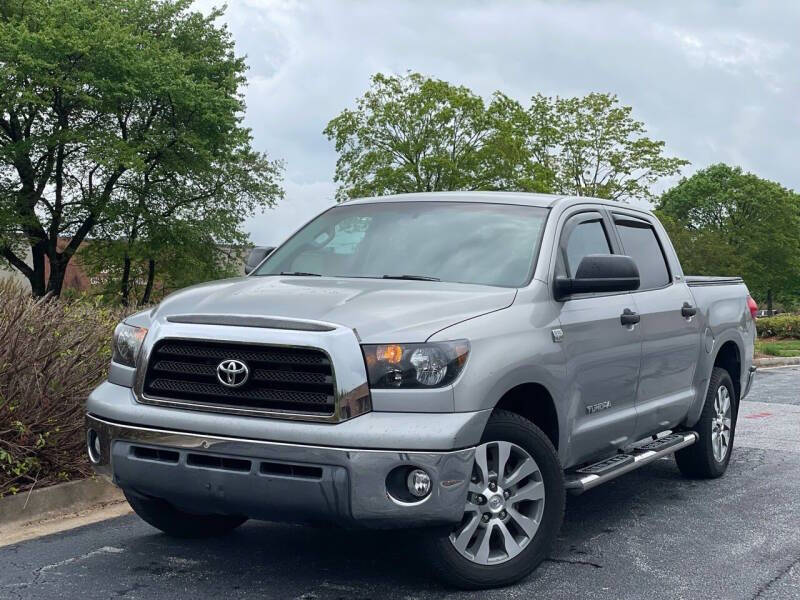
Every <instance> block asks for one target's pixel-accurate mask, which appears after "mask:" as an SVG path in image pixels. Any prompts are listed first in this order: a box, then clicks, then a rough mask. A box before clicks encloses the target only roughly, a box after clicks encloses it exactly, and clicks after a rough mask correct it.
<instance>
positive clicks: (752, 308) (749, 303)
mask: <svg viewBox="0 0 800 600" xmlns="http://www.w3.org/2000/svg"><path fill="white" fill-rule="evenodd" d="M747 308H749V309H750V316H751V317H753V318H754V319H755V318H756V313H757V312H758V304H756V301H755V300H753V297H752V296H747Z"/></svg>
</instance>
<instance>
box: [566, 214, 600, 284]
mask: <svg viewBox="0 0 800 600" xmlns="http://www.w3.org/2000/svg"><path fill="white" fill-rule="evenodd" d="M564 254H565V255H564V256H563V260H564V266H565V268H566V275H567V277H574V276H575V271H577V270H578V265H579V264H581V260H582V259H583V257H584V256H588V255H589V254H611V246H609V244H608V237H607V236H606V231H605V228H604V227H603V223H602V222H601V221H599V220H596V221H584V222H583V223H580V224H578V225H576V226H575V228H574V229H573V230H572V232H571V233H570V234H569V239H568V240H567V246H566V250H565V253H564Z"/></svg>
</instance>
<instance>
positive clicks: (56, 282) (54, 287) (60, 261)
mask: <svg viewBox="0 0 800 600" xmlns="http://www.w3.org/2000/svg"><path fill="white" fill-rule="evenodd" d="M68 264H69V259H68V258H66V257H64V256H62V255H56V258H55V260H53V259H52V258H51V259H50V277H49V279H48V280H47V292H49V293H51V294H53V295H54V296H60V295H61V290H62V288H63V287H64V277H65V276H66V274H67V265H68Z"/></svg>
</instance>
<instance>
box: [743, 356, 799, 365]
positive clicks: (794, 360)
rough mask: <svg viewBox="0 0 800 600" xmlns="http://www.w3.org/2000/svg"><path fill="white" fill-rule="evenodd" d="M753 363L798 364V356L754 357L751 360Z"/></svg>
mask: <svg viewBox="0 0 800 600" xmlns="http://www.w3.org/2000/svg"><path fill="white" fill-rule="evenodd" d="M753 364H754V365H755V366H757V367H784V366H789V365H800V356H788V357H778V356H776V357H775V358H756V359H755V360H753Z"/></svg>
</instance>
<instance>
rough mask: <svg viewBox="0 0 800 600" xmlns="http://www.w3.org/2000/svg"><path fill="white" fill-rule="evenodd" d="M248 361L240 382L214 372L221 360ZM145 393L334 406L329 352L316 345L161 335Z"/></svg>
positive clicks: (324, 411) (292, 407)
mask: <svg viewBox="0 0 800 600" xmlns="http://www.w3.org/2000/svg"><path fill="white" fill-rule="evenodd" d="M228 360H237V361H241V362H243V363H244V364H245V365H247V368H248V369H249V377H248V379H247V381H246V382H245V383H244V384H243V385H241V386H240V387H236V388H231V387H227V386H224V385H222V384H221V383H220V381H219V379H218V378H217V367H218V365H219V364H220V363H221V362H223V361H228ZM143 391H144V394H145V396H148V397H151V398H157V399H162V400H171V401H176V402H179V403H187V404H192V405H200V408H202V405H206V406H208V407H209V408H211V407H214V408H215V409H218V408H220V407H229V408H232V409H248V410H256V411H282V412H292V413H305V414H309V415H320V416H325V415H332V414H333V413H334V410H335V400H334V377H333V369H332V366H331V362H330V359H329V358H328V356H327V355H326V354H325V353H324V352H322V351H320V350H315V349H311V348H309V349H305V348H282V347H280V346H261V345H255V344H233V343H223V342H206V341H193V340H162V341H160V342H158V343H157V344H156V345H155V347H154V348H153V351H152V353H151V355H150V360H149V362H148V366H147V373H146V375H145V379H144V388H143Z"/></svg>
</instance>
